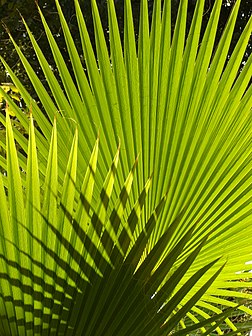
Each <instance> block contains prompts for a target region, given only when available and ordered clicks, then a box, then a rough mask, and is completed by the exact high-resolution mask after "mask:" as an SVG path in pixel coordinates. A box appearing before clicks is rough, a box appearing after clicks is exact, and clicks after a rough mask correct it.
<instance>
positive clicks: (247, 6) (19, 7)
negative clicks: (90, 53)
mask: <svg viewBox="0 0 252 336" xmlns="http://www.w3.org/2000/svg"><path fill="white" fill-rule="evenodd" d="M234 2H235V0H223V5H222V12H221V18H220V22H219V31H218V35H217V41H218V37H219V36H221V33H222V31H223V29H224V27H225V24H226V21H227V18H228V16H229V14H230V12H231V9H232V5H233V3H234ZM38 3H39V6H40V7H41V8H42V9H43V13H44V15H45V17H46V19H47V22H48V23H49V26H50V28H51V29H52V31H53V33H54V35H55V38H56V39H57V42H58V43H59V45H60V48H61V51H62V52H63V55H64V56H65V59H66V60H68V55H67V52H66V48H65V44H64V39H63V35H62V32H61V30H60V25H59V20H57V12H56V8H55V4H54V1H53V0H48V1H44V0H43V1H41V0H40V1H38ZM80 3H81V6H82V9H83V13H84V16H85V19H86V23H87V26H88V30H89V32H91V36H92V18H91V6H90V1H83V0H80ZM97 3H98V6H99V9H100V14H101V18H102V20H103V24H104V29H105V30H106V29H107V26H108V23H107V9H106V1H105V0H97ZM115 3H116V5H117V11H118V20H119V25H120V26H121V31H122V32H123V0H117V1H115ZM178 3H179V1H178V0H175V1H173V8H172V10H173V14H174V15H172V18H173V21H174V23H175V18H176V12H177V7H178ZM195 3H196V0H191V2H190V4H189V8H188V23H189V22H190V21H191V19H192V15H193V11H194V7H195ZM213 4H214V1H213V0H209V1H208V2H207V3H206V8H205V15H204V20H203V27H204V26H205V25H206V23H207V21H208V18H209V14H210V12H211V8H212V7H213ZM61 5H62V8H63V10H64V13H65V15H66V18H67V21H68V23H69V25H70V28H71V31H72V34H73V36H74V37H75V40H76V42H77V47H79V51H80V54H81V48H80V43H78V32H77V22H76V18H75V15H74V3H73V1H68V0H61ZM132 5H133V11H134V14H135V26H136V27H137V26H138V22H137V18H138V17H139V6H140V0H134V1H132ZM152 5H153V0H150V1H149V7H150V15H151V9H152ZM18 12H20V13H21V14H22V15H23V16H24V18H25V20H26V22H27V23H28V25H29V26H30V28H31V31H32V32H33V34H34V35H35V38H36V39H37V40H38V41H39V44H40V46H41V48H42V49H43V50H44V51H45V53H46V55H47V59H48V60H49V63H50V64H51V65H52V68H53V69H54V72H56V71H57V70H56V69H55V67H54V62H53V57H52V55H51V52H50V48H49V45H48V43H47V40H46V38H45V35H44V31H43V28H42V24H41V21H40V18H39V15H38V13H37V9H36V3H35V1H34V0H12V1H8V0H0V20H1V22H2V23H4V24H6V25H7V27H8V29H9V30H10V32H11V33H12V35H13V37H14V38H15V40H16V41H17V42H18V44H19V45H21V46H22V50H23V52H24V54H25V55H26V57H27V58H28V59H29V61H30V62H31V64H32V65H33V67H34V69H36V72H37V74H38V75H39V77H40V79H41V80H43V81H44V76H43V74H42V72H41V69H40V67H39V65H38V62H37V60H36V57H35V54H34V52H33V49H32V46H31V44H30V41H29V38H28V36H27V34H26V30H25V28H24V26H23V23H22V20H21V18H20V14H19V13H18ZM251 13H252V4H251V1H250V0H243V1H242V2H241V7H240V13H239V15H238V20H237V25H236V28H235V32H234V38H233V41H232V45H231V50H230V53H231V52H232V49H233V46H235V44H236V42H237V40H238V38H239V35H240V33H241V31H242V30H243V28H244V26H245V23H246V22H247V20H248V18H249V17H250V16H251ZM136 35H137V31H136ZM0 41H1V44H0V55H1V56H3V57H4V58H5V59H6V60H8V63H9V65H10V66H11V67H12V68H13V69H14V70H15V73H16V74H18V76H19V77H20V78H21V79H22V80H23V82H24V83H25V84H26V85H27V87H29V81H28V79H27V77H26V74H25V72H24V71H23V68H22V66H21V64H20V62H19V59H18V56H17V55H16V52H15V50H14V47H13V44H12V43H11V42H10V41H9V38H8V34H7V32H6V31H5V28H4V27H3V25H1V26H0ZM93 41H94V39H93ZM217 41H216V42H217ZM251 49H252V43H250V44H249V46H248V49H247V53H246V55H245V57H244V60H243V62H246V59H247V58H248V56H249V54H250V53H251ZM64 51H65V53H64ZM241 68H242V64H241ZM6 81H7V82H8V79H7V78H6V74H5V72H4V70H3V67H2V65H0V82H6Z"/></svg>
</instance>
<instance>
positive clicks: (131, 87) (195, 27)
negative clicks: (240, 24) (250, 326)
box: [0, 0, 252, 336]
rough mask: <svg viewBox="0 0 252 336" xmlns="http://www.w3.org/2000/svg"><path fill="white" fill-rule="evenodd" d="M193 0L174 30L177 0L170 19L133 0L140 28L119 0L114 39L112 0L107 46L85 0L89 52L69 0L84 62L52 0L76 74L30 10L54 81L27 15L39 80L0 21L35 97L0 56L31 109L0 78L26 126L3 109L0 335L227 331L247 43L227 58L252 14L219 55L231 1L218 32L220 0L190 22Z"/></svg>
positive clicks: (240, 188) (240, 222)
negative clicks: (43, 35) (90, 21)
mask: <svg viewBox="0 0 252 336" xmlns="http://www.w3.org/2000/svg"><path fill="white" fill-rule="evenodd" d="M204 3H205V2H204V0H198V1H197V2H196V7H195V10H194V16H193V19H192V22H191V25H190V29H189V33H188V34H186V24H187V5H188V2H187V0H181V1H180V5H179V10H178V14H177V18H176V25H175V29H174V32H173V31H172V26H171V2H170V1H168V0H167V1H164V2H162V1H160V0H156V1H154V7H153V13H152V20H151V22H149V13H148V2H147V1H146V0H142V1H141V8H140V23H139V32H138V34H137V40H136V37H135V27H134V25H133V15H132V9H131V2H130V1H129V0H126V1H125V6H124V11H125V13H124V36H123V41H122V39H121V37H120V30H119V26H118V22H117V17H116V10H115V4H114V2H113V1H112V0H109V1H108V3H107V6H108V21H109V45H107V42H106V38H105V34H104V30H103V27H102V23H101V19H100V16H99V11H98V8H97V4H96V2H95V1H94V0H92V1H91V4H92V14H93V23H94V33H95V51H94V49H93V46H92V43H91V40H90V37H89V33H88V30H87V27H86V24H85V20H84V18H83V14H82V12H81V8H80V5H79V3H78V1H77V0H76V1H75V5H76V17H77V22H78V27H79V33H80V40H81V43H82V52H83V55H84V59H85V66H86V70H87V71H86V72H85V71H84V68H83V63H82V61H81V58H80V57H79V55H78V52H77V49H76V47H75V43H74V39H73V37H72V36H71V32H70V30H69V27H68V25H67V22H66V20H65V18H64V15H63V13H62V10H61V7H60V3H59V1H58V0H56V5H57V9H58V14H59V19H60V22H61V27H62V31H63V33H64V37H65V41H66V47H67V50H68V53H69V58H70V61H71V66H72V70H73V77H74V78H72V76H71V75H70V72H69V70H68V68H67V65H66V62H65V61H64V59H63V56H62V54H61V51H60V49H59V48H58V46H57V43H56V42H55V39H54V37H53V34H52V32H51V31H50V28H49V27H48V25H47V23H46V20H45V19H44V17H43V14H42V12H41V10H40V9H39V12H40V15H41V19H42V22H43V25H44V29H45V32H46V35H47V38H48V42H49V44H50V47H51V50H52V54H53V56H54V60H55V64H56V67H57V69H58V72H59V75H60V82H59V81H58V80H57V79H56V77H55V76H54V74H53V72H52V69H51V66H50V65H49V64H48V62H47V60H46V57H45V55H44V54H43V51H42V50H41V49H40V47H39V45H38V43H37V41H36V40H35V39H34V37H33V35H32V33H31V32H30V30H29V27H28V26H27V24H26V23H25V21H24V24H25V27H26V29H27V32H28V34H29V36H30V40H31V43H32V45H33V47H34V50H35V53H36V55H37V57H38V60H39V63H40V66H41V69H42V70H43V72H44V74H45V78H46V80H47V83H48V86H49V88H50V92H47V91H48V90H47V89H46V88H45V87H44V86H43V85H42V83H41V81H40V80H39V79H38V77H37V74H36V71H35V70H34V69H32V67H31V66H30V65H29V62H28V60H27V59H26V58H25V57H24V55H23V54H22V51H21V49H20V48H19V46H18V45H17V43H16V42H15V40H14V39H13V38H12V37H11V36H10V38H11V40H12V42H13V44H14V46H15V48H16V51H17V53H18V54H19V57H20V59H21V61H22V63H23V65H24V67H25V70H26V72H27V74H28V76H29V78H30V80H31V83H32V85H33V87H34V89H35V91H36V94H37V96H38V99H39V101H40V102H41V106H42V109H40V108H39V106H38V105H37V103H36V102H35V101H34V100H33V99H32V97H31V95H30V94H29V93H28V92H27V90H26V89H25V87H24V86H23V85H22V83H21V82H20V81H19V79H18V78H17V77H16V76H15V74H14V72H13V71H12V69H11V68H10V67H9V66H8V64H7V62H6V61H5V60H4V59H1V61H2V62H3V64H4V65H5V67H6V70H7V71H8V73H9V74H10V76H11V78H12V81H13V83H14V84H15V87H16V88H17V89H18V91H19V92H20V95H21V96H22V99H23V100H24V102H25V104H26V106H27V107H28V108H29V110H30V111H32V117H31V118H30V119H31V120H30V121H29V118H28V117H27V115H25V114H24V113H23V111H22V109H20V108H19V107H18V106H17V105H16V104H15V103H14V102H13V101H12V100H11V98H10V97H9V96H8V95H7V94H6V92H4V90H1V87H0V94H1V97H3V99H4V100H6V101H7V102H8V104H9V106H10V108H11V110H12V111H13V113H14V114H15V116H16V117H17V118H18V120H19V121H20V123H21V124H22V126H23V127H24V129H25V130H26V131H27V132H29V134H30V136H29V139H28V140H27V138H26V137H25V136H24V135H23V134H22V133H21V132H20V131H19V130H18V129H17V128H15V127H12V125H11V121H10V119H9V117H8V116H7V119H6V118H5V116H4V115H3V114H1V115H0V118H1V119H0V121H1V123H3V125H5V126H6V128H7V131H6V140H4V139H0V141H1V145H2V146H3V148H4V149H6V156H7V158H6V159H5V158H1V161H0V162H1V165H2V167H3V168H4V169H5V170H6V171H7V177H6V176H1V178H0V187H1V190H0V200H1V209H3V210H1V223H2V224H1V225H2V226H1V237H2V240H3V243H2V245H1V246H2V247H1V249H2V251H1V264H2V269H3V272H2V275H1V306H0V307H1V316H2V322H1V323H2V328H3V330H4V333H5V334H6V335H9V334H10V335H26V334H31V335H33V334H36V333H38V334H43V333H45V334H50V335H51V334H53V333H55V335H61V334H62V335H82V334H83V335H97V336H98V335H103V336H104V335H109V336H111V335H136V336H137V335H139V336H140V335H168V334H169V333H174V332H177V334H178V335H183V334H190V333H192V332H196V330H197V331H198V332H201V333H202V334H206V335H212V334H214V333H216V332H217V334H222V333H223V330H225V329H227V328H229V329H230V330H232V331H233V332H234V333H235V334H238V333H239V330H238V329H239V328H241V330H242V326H235V324H234V323H233V322H232V321H231V320H230V319H229V318H228V317H229V316H230V315H231V314H232V313H233V312H234V311H241V312H242V313H244V314H245V313H246V314H248V315H251V314H252V311H251V310H250V309H249V307H247V306H245V305H243V304H242V303H243V300H249V299H251V294H247V293H245V292H243V291H242V289H243V288H248V287H251V283H250V282H247V281H246V282H245V281H240V278H241V277H246V278H249V273H244V274H243V275H241V271H243V272H245V271H248V270H250V267H251V266H250V265H249V263H248V261H249V260H250V259H251V252H252V251H251V240H252V238H251V237H252V234H251V233H252V232H251V230H252V226H251V219H252V211H251V199H252V198H251V197H252V191H251V167H252V166H251V143H252V142H251V134H250V133H251V132H250V128H251V121H252V119H251V105H252V91H251V90H252V89H251V86H249V82H250V79H251V72H252V57H251V56H249V58H248V61H247V62H246V64H245V66H244V67H243V69H242V71H241V72H239V67H240V64H241V61H242V58H243V55H244V53H245V50H246V47H247V44H248V42H249V38H250V35H251V32H252V19H251V18H250V20H249V21H248V22H247V25H246V27H245V29H244V31H243V32H242V34H241V36H240V38H239V40H238V42H237V45H236V47H235V49H234V51H233V52H232V54H231V56H230V58H229V60H228V63H227V64H226V60H227V56H228V52H229V48H230V43H231V40H232V34H233V30H234V26H235V23H236V17H237V14H238V10H239V4H240V0H237V1H236V3H235V5H234V7H233V10H232V13H231V15H230V17H229V19H228V22H227V25H226V27H225V30H224V32H223V34H222V37H221V39H220V41H219V43H218V44H217V45H216V44H215V38H216V32H217V29H218V19H219V15H220V10H221V4H222V1H221V0H216V1H215V3H214V7H213V10H212V12H211V15H210V19H209V21H208V24H207V27H206V29H205V31H204V32H203V35H202V36H201V33H202V32H201V25H202V16H203V14H204ZM33 118H34V119H35V120H36V123H37V125H38V127H36V128H35V127H34V125H33ZM55 118H56V120H57V122H56V121H55ZM76 128H77V129H78V131H76ZM98 132H99V134H100V136H99V142H100V144H99V152H100V156H99V160H98V159H97V155H98V140H96V138H97V133H98ZM118 139H120V146H119V148H121V150H120V156H119V149H118V151H117V153H116V155H115V157H114V152H115V148H116V147H117V145H118V141H119V140H118ZM15 141H17V142H18V143H19V144H20V146H21V147H22V150H23V151H22V152H18V151H17V150H16V148H15ZM95 141H96V144H95V147H94V149H93V144H94V143H95ZM36 148H37V149H36ZM91 152H92V155H91V159H90V154H91ZM22 153H26V155H24V154H22ZM139 153H140V154H139ZM136 157H138V159H137V162H138V167H137V169H135V168H136V167H135V166H136V163H135V164H134V165H133V168H131V166H132V163H133V162H134V161H135V158H136ZM111 162H113V163H112V166H111V167H110V165H111ZM119 163H120V164H119ZM84 167H87V168H86V175H85V176H83V169H84ZM135 170H136V172H135V173H134V171H135ZM129 171H130V173H129V175H128V172H129ZM107 172H108V173H107ZM115 173H116V174H117V178H115ZM133 173H134V174H135V176H134V182H133ZM152 174H153V175H152ZM150 176H151V177H150ZM150 184H151V186H150ZM122 186H123V187H122ZM4 188H5V189H4ZM131 189H132V192H130V191H131ZM5 191H6V192H5ZM136 200H137V201H136ZM6 223H8V224H6ZM26 283H27V286H26V285H25V284H26ZM230 298H232V299H230ZM246 327H247V326H246ZM5 334H4V335H5Z"/></svg>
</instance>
